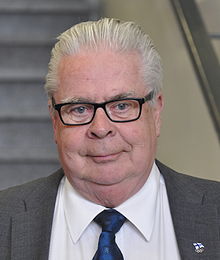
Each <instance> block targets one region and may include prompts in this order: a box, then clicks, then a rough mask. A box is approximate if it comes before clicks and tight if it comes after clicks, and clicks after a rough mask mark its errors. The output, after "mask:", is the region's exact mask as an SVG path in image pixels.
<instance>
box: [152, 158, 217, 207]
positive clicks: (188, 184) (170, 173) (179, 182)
mask: <svg viewBox="0 0 220 260" xmlns="http://www.w3.org/2000/svg"><path fill="white" fill-rule="evenodd" d="M156 164H157V166H158V168H159V170H160V172H161V174H162V175H163V177H164V179H165V183H166V186H167V188H168V189H171V190H173V191H175V190H178V191H182V194H185V196H190V194H192V196H197V195H198V196H200V194H203V197H204V198H206V200H207V201H206V202H210V203H212V204H213V203H214V204H218V205H220V182H218V181H213V180H207V179H202V178H198V177H194V176H190V175H188V174H185V173H179V172H176V171H175V170H173V169H171V168H169V167H167V166H165V165H164V164H162V163H161V162H159V161H156Z"/></svg>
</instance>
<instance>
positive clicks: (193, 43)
mask: <svg viewBox="0 0 220 260" xmlns="http://www.w3.org/2000/svg"><path fill="white" fill-rule="evenodd" d="M171 3H172V5H173V8H174V11H175V14H176V16H177V19H178V22H179V24H180V27H181V29H182V32H183V35H184V38H185V41H186V45H187V47H188V50H189V53H190V55H191V58H192V62H193V65H194V68H195V72H196V75H197V77H198V79H199V82H200V86H201V88H202V92H203V95H204V98H205V100H206V103H207V106H208V109H209V112H210V114H211V117H212V119H213V122H214V126H215V129H216V131H217V135H218V138H219V141H220V65H219V61H218V58H217V56H216V54H215V52H214V49H213V46H212V44H211V41H210V38H209V35H208V33H207V31H206V29H205V25H204V23H203V21H202V18H201V15H200V13H199V10H198V7H197V5H196V3H195V1H194V0H171Z"/></svg>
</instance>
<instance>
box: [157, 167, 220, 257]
mask: <svg viewBox="0 0 220 260" xmlns="http://www.w3.org/2000/svg"><path fill="white" fill-rule="evenodd" d="M158 166H159V168H160V171H161V173H162V174H163V176H164V179H165V183H166V188H167V194H168V198H169V203H170V210H171V214H172V218H173V224H174V229H175V233H176V238H177V242H178V246H179V251H180V255H181V259H184V260H188V259H190V260H196V259H200V260H202V259H204V260H205V259H207V260H208V259H209V260H212V259H220V240H219V218H220V217H219V212H218V210H217V207H216V206H215V205H214V204H212V203H210V201H209V199H208V198H207V195H206V193H205V192H200V189H198V187H197V186H196V185H195V183H194V181H193V180H192V179H190V178H191V177H186V176H184V175H180V174H178V177H177V174H176V173H174V172H173V171H172V170H170V169H168V168H167V167H165V166H163V165H161V164H160V163H158ZM171 171H172V174H171ZM207 201H209V203H207ZM193 243H202V245H203V246H204V248H203V250H201V251H202V252H199V251H197V250H196V246H194V245H193Z"/></svg>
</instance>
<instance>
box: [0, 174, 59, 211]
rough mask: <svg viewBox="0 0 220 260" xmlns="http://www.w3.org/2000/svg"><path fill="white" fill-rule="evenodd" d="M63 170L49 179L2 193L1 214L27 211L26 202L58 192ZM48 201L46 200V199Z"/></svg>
mask: <svg viewBox="0 0 220 260" xmlns="http://www.w3.org/2000/svg"><path fill="white" fill-rule="evenodd" d="M62 177H63V171H62V169H60V170H58V171H56V172H55V173H53V174H52V175H50V176H48V177H43V178H39V179H37V180H34V181H31V182H28V183H25V184H22V185H18V186H14V187H10V188H8V189H5V190H2V191H0V213H10V212H19V211H23V210H25V207H26V201H28V200H32V199H34V200H36V201H37V200H42V199H43V198H44V197H45V196H48V195H49V194H50V191H51V193H52V192H53V191H55V190H57V188H58V185H59V183H60V180H61V178H62ZM45 199H46V198H45Z"/></svg>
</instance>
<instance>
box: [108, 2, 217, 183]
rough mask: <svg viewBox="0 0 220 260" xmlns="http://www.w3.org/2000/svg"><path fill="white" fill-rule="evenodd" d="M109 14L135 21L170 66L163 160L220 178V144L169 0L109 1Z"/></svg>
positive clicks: (161, 148) (180, 168)
mask: <svg viewBox="0 0 220 260" xmlns="http://www.w3.org/2000/svg"><path fill="white" fill-rule="evenodd" d="M103 2H104V3H105V5H104V6H105V15H106V16H108V17H116V18H120V19H124V20H133V21H135V22H137V23H139V24H140V25H141V26H142V27H143V29H144V30H145V31H146V32H147V33H148V34H149V35H150V36H151V37H152V38H153V40H154V43H155V45H156V46H157V49H158V50H159V52H160V54H161V56H162V59H163V65H164V96H165V110H164V113H163V118H162V119H163V126H162V133H161V137H160V138H159V145H158V158H159V159H160V160H161V161H162V162H164V163H166V164H168V165H169V166H171V167H173V168H175V169H176V170H178V171H181V172H187V173H188V174H190V175H194V176H198V177H203V178H208V179H214V180H220V146H219V142H218V138H217V134H216V132H215V129H214V126H213V123H212V120H211V118H210V115H209V113H208V110H207V107H206V104H205V102H204V99H203V96H202V93H201V90H200V87H199V83H198V81H197V78H196V75H195V73H194V70H193V67H192V64H191V61H190V58H189V55H188V52H187V50H186V47H185V44H184V41H183V38H182V35H181V32H180V29H179V27H178V24H177V21H176V18H175V16H174V13H173V10H172V7H171V5H170V1H169V0H103Z"/></svg>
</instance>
